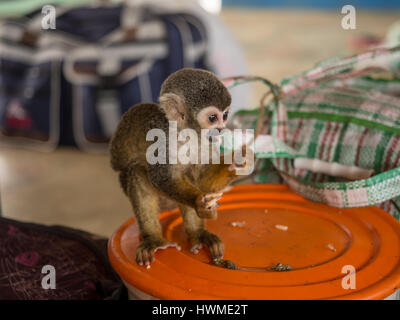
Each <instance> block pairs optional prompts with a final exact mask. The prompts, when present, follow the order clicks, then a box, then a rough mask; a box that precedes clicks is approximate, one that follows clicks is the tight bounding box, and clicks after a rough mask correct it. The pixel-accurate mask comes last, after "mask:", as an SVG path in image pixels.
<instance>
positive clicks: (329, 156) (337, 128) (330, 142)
mask: <svg viewBox="0 0 400 320" xmlns="http://www.w3.org/2000/svg"><path fill="white" fill-rule="evenodd" d="M339 127H340V125H339V123H338V122H336V125H335V128H334V129H333V134H332V135H331V139H330V140H329V147H328V153H327V158H326V159H327V161H329V160H330V159H331V151H332V146H333V141H335V139H336V136H337V134H338V133H339Z"/></svg>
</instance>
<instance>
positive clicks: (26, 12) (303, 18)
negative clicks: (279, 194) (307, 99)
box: [0, 0, 400, 236]
mask: <svg viewBox="0 0 400 320" xmlns="http://www.w3.org/2000/svg"><path fill="white" fill-rule="evenodd" d="M121 2H123V1H119V3H121ZM126 2H128V1H126ZM49 3H52V4H54V5H56V10H59V9H58V8H59V7H58V6H57V5H62V6H69V7H71V8H74V6H77V5H88V6H89V8H97V7H99V6H112V4H111V1H83V0H74V1H72V0H71V1H66V0H64V1H52V2H50V1H39V0H29V1H28V0H9V1H1V2H0V22H5V24H0V39H2V42H1V45H0V59H1V61H2V62H0V86H1V87H0V90H1V91H0V117H1V119H2V120H1V121H2V122H1V123H0V129H1V133H0V141H3V142H4V143H3V144H2V145H1V147H0V148H1V149H0V186H1V189H0V195H1V207H2V215H3V216H5V217H9V218H13V219H17V220H22V221H32V222H37V223H43V224H47V225H53V224H58V225H65V226H70V227H74V228H79V229H83V230H87V231H90V232H93V233H96V234H100V235H104V236H110V235H111V234H112V232H113V231H115V230H116V228H117V227H118V226H120V225H121V224H122V223H123V222H124V221H125V220H127V219H128V218H130V217H131V216H132V210H131V207H130V204H129V201H128V199H127V198H126V197H125V196H124V195H123V193H122V190H121V189H120V187H119V183H118V178H117V174H116V173H115V172H113V171H112V169H111V168H110V165H109V157H108V155H107V153H106V152H104V150H103V152H102V151H99V150H89V149H90V148H87V149H85V148H84V147H82V144H80V143H79V141H78V142H77V143H76V145H73V144H74V143H67V142H68V141H66V140H62V139H61V138H60V141H59V143H56V145H53V146H52V147H50V148H48V150H41V149H40V148H35V146H34V145H31V144H21V143H20V142H19V141H17V140H13V135H14V133H15V132H16V131H12V130H11V131H10V130H9V128H8V127H7V126H8V125H15V124H17V125H19V126H20V128H21V126H22V127H23V126H24V125H25V126H26V125H27V123H29V121H30V120H29V121H28V122H27V119H25V118H24V113H23V112H22V111H21V110H22V109H23V103H22V104H20V102H18V101H19V100H17V98H16V97H17V96H18V94H15V93H13V94H14V96H13V97H14V98H10V97H9V96H8V95H12V94H10V93H9V91H7V90H8V89H7V88H8V83H9V81H11V80H8V78H7V77H6V76H5V74H6V75H7V74H8V75H9V76H10V79H11V78H12V75H13V73H12V72H11V73H10V72H9V71H7V72H9V73H10V74H11V75H10V74H9V73H7V72H6V71H5V70H10V69H11V70H12V68H11V67H10V66H11V62H10V61H9V60H10V59H11V58H10V56H11V57H17V55H16V54H13V55H9V56H6V55H5V53H4V52H8V51H7V50H9V47H8V46H9V43H10V42H11V41H15V39H14V38H13V37H14V34H17V32H16V31H15V30H17V29H18V27H19V26H21V25H23V28H26V24H29V27H27V28H28V30H31V29H29V28H33V27H32V26H33V25H34V23H33V22H32V21H33V20H34V15H32V14H30V12H34V11H35V10H36V15H39V16H41V17H42V16H43V14H42V13H41V12H40V10H41V8H42V7H43V6H44V5H46V4H49ZM129 3H131V4H133V5H136V6H142V5H144V6H145V5H148V4H154V3H158V4H157V5H158V7H157V8H158V9H157V10H158V11H157V12H158V13H159V12H168V13H169V14H174V13H177V12H181V11H182V10H191V11H190V12H191V14H193V15H194V16H196V17H197V18H198V19H199V21H201V22H202V23H203V24H204V26H205V30H206V32H207V34H208V36H207V42H206V45H207V48H206V52H205V55H206V56H205V58H204V59H205V60H204V61H203V60H201V61H200V60H199V61H200V62H196V63H198V64H197V65H196V66H201V65H202V63H204V64H205V66H210V69H212V70H213V71H214V72H216V73H217V75H218V76H220V77H229V76H235V75H247V74H248V75H258V76H262V77H265V78H268V79H270V80H272V81H274V82H277V83H279V82H280V81H281V80H282V79H283V78H284V77H287V76H290V75H294V74H296V73H299V72H302V71H305V70H307V69H310V68H311V67H312V66H313V65H314V64H316V63H317V62H319V61H321V60H324V59H328V58H333V57H336V56H343V55H349V54H354V53H357V52H361V51H364V50H366V49H367V48H370V47H374V46H380V45H391V46H393V45H396V44H398V43H399V42H400V40H399V39H400V38H399V37H398V34H399V33H398V32H396V30H398V25H396V21H399V20H400V2H399V1H394V0H393V1H378V0H364V1H363V0H358V1H352V2H351V3H349V2H348V1H346V2H344V1H330V0H317V1H290V0H287V1H279V0H251V1H245V0H224V1H219V0H198V1H189V0H187V1H185V0H180V1H173V0H169V1H145V0H144V1H129ZM346 4H351V5H353V6H354V7H355V9H356V28H355V29H344V28H342V19H343V17H344V16H345V14H342V12H341V10H342V7H343V6H344V5H346ZM60 8H61V7H60ZM135 8H137V7H135ZM38 10H39V11H38ZM60 10H61V9H60ZM37 11H38V12H37ZM84 14H88V13H87V12H86V13H85V12H84ZM115 15H118V12H116V13H115ZM129 17H130V15H129V14H128V18H127V19H128V21H129ZM57 19H58V17H57ZM60 19H61V17H60ZM117 19H119V17H117ZM132 19H133V17H132ZM61 21H62V20H61ZM73 21H77V20H73V19H71V20H69V22H68V19H67V20H65V16H64V22H62V23H60V28H64V29H63V32H64V33H67V31H68V32H70V33H71V34H73V33H74V30H73V29H74V28H78V29H79V28H87V27H88V26H89V28H88V30H89V31H88V32H89V33H90V32H92V31H91V29H90V26H91V24H92V23H96V21H95V20H92V19H87V20H85V18H83V19H81V20H79V21H80V23H79V24H78V23H77V24H74V23H73ZM85 21H86V22H85ZM93 21H95V22H93ZM57 22H58V20H56V30H54V31H57V28H58V24H57ZM139 24H140V23H139ZM10 25H11V27H10ZM136 27H137V26H136ZM13 28H14V29H13ZM10 30H11V31H12V30H14V31H12V32H14V33H12V32H11V31H10ZM146 30H147V29H146ZM149 30H150V31H149V33H146V32H143V38H145V37H146V36H147V35H149V36H150V37H151V36H152V34H153V33H152V32H153V31H151V30H153V29H151V28H150V27H149ZM154 30H155V29H154ZM393 30H395V31H393ZM46 31H47V30H46ZM40 32H42V31H40ZM40 32H39V34H41V33H40ZM43 32H45V31H43ZM154 32H155V31H154ZM31 34H32V33H29V32H26V31H24V32H23V35H24V37H25V38H23V39H25V40H26V39H28V38H29V37H27V36H28V35H31ZM136 34H138V33H136ZM54 37H61V36H60V33H54ZM79 37H80V40H79V41H80V42H79V41H75V40H74V41H75V42H74V45H75V46H76V47H77V48H78V49H79V48H81V47H85V46H87V44H85V43H82V42H83V41H82V39H81V38H82V35H80V36H79ZM15 38H18V39H20V35H16V36H15ZM21 39H22V38H21ZM135 39H136V40H137V41H139V40H143V42H145V41H144V40H146V39H141V38H140V39H139V38H138V36H136V38H135V37H133V38H132V39H131V40H132V41H133V42H134V41H135ZM138 39H139V40H138ZM25 40H24V41H25ZM153 40H154V39H153ZM193 41H195V40H193ZM28 42H29V41H27V40H26V41H25V42H24V44H25V45H26V44H27V43H28ZM72 42H73V41H71V43H72ZM147 42H149V41H147ZM97 44H98V39H95V40H94V42H93V43H91V44H90V45H91V46H93V45H97ZM102 45H103V44H102ZM38 47H39V48H41V44H39V45H38V46H36V47H35V48H38ZM68 48H70V47H68ZM74 48H75V47H74ZM2 49H3V52H2ZM49 50H50V49H49ZM68 50H70V49H65V50H64V51H67V53H69V51H68ZM10 52H11V51H10ZM71 52H72V50H71ZM99 52H100V51H99ZM104 52H106V51H104ZM169 52H171V51H169ZM170 54H177V53H170ZM71 55H72V54H71ZM79 57H80V56H79ZM96 57H97V56H96ZM109 58H111V57H110V56H109V55H107V54H105V55H104V57H103V59H105V60H106V61H108V59H109ZM7 59H8V60H7ZM63 59H64V58H63ZM65 59H66V58H65ZM1 63H2V64H1ZM62 63H63V64H65V63H66V62H64V61H63V62H62ZM135 63H136V62H135ZM105 65H106V66H107V68H111V67H110V66H109V65H110V64H108V65H107V64H105ZM12 66H14V65H12ZM18 66H20V65H18ZM62 67H63V69H62V70H63V72H66V69H65V68H64V67H65V65H63V66H62ZM75 67H76V66H75V65H73V70H75V71H76V70H78V69H79V68H77V67H76V68H75ZM7 68H8V69H7ZM27 68H28V69H29V70H31V67H27ZM74 68H75V69H74ZM107 68H106V69H107ZM43 70H44V69H43ZM85 70H86V69H85ZM78 71H79V70H78ZM78 71H76V74H78V75H79V72H78ZM13 72H14V71H13ZM24 72H25V71H24ZM96 74H97V73H96ZM14 75H17V76H18V77H21V78H20V79H21V80H20V81H25V82H26V81H27V80H25V78H24V75H25V73H21V74H17V73H15V72H14ZM101 75H102V76H104V74H101ZM106 75H107V73H106ZM51 79H52V80H51V81H50V84H52V83H53V84H54V82H55V80H54V78H51ZM71 79H72V78H71V77H68V76H67V75H65V79H63V80H62V81H65V84H66V86H65V88H64V86H63V84H64V82H62V84H61V90H64V89H65V90H66V91H65V92H66V93H65V94H69V92H68V91H67V89H68V85H67V84H68V81H69V82H71V83H72V84H73V85H75V86H79V85H82V84H80V82H79V81H80V80H79V79H80V78H79V79H78V80H76V81H77V82H76V83H75V82H74V80H71ZM74 79H75V78H74ZM159 80H160V81H162V80H163V79H159ZM88 81H89V80H88ZM132 81H133V80H132ZM139 81H140V79H139ZM77 83H78V84H77ZM88 83H89V84H86V83H84V84H83V85H82V92H83V93H85V92H86V91H85V90H88V88H89V89H90V88H91V87H90V86H93V84H92V83H90V81H89V82H88ZM155 86H156V85H155ZM141 88H142V89H143V87H141ZM25 89H26V88H25ZM106 89H107V90H106ZM106 89H104V90H105V92H111V91H112V90H111V89H110V88H108V87H107V88H106ZM152 89H153V91H155V92H156V88H152ZM110 90H111V91H110ZM10 92H11V91H10ZM24 92H25V93H24V97H25V98H24V99H26V100H29V99H30V98H32V94H27V92H26V90H25V91H24ZM28 93H29V92H28ZM156 93H157V92H156ZM156 93H153V98H154V96H155V95H156ZM261 94H262V88H258V87H254V88H253V87H252V88H243V89H242V90H239V91H237V92H235V93H234V101H235V109H236V110H237V109H240V108H252V107H254V106H255V103H254V102H255V101H258V99H259V98H260V95H261ZM74 97H75V98H76V96H74ZM83 97H85V94H83ZM61 99H63V98H61ZM107 99H108V100H107ZM107 99H105V100H96V101H101V103H102V105H107V101H108V103H110V97H109V96H108V98H107ZM153 100H154V99H153ZM21 101H25V100H23V99H22V100H21ZM65 101H67V102H65ZM68 101H71V103H68ZM73 101H74V100H73V99H71V100H68V99H67V100H64V102H65V103H64V109H65V110H66V111H65V110H64V111H65V112H67V111H68V108H71V109H72V108H73V106H72V104H73ZM82 101H83V103H82V104H81V107H82V108H85V105H86V104H85V103H84V102H85V100H84V99H83V100H82ZM105 101H106V102H105ZM111 101H113V100H112V99H111ZM99 103H100V102H99ZM21 105H22V106H21ZM36 108H38V107H36ZM9 109H10V110H11V111H7V110H9ZM32 112H33V111H32ZM21 113H22V116H21ZM10 114H11V115H12V117H11V116H10ZM66 114H67V113H66ZM7 117H8V118H7ZM13 117H14V118H13ZM110 117H111V116H110ZM10 119H11V120H10ZM6 120H7V121H8V122H7V121H6ZM17 120H18V121H17ZM64 120H65V119H61V120H60V121H64ZM56 121H58V120H57V119H56ZM114 122H115V121H114ZM62 125H63V124H61V126H62ZM18 132H19V133H20V131H18ZM19 137H21V134H19ZM24 137H25V138H30V139H35V138H36V137H37V136H35V135H32V136H30V137H28V136H27V133H26V134H25V136H24ZM106 138H107V137H106ZM42 140H43V139H42ZM87 140H88V141H89V142H90V143H92V144H94V142H102V143H103V144H104V143H105V142H106V141H98V140H96V139H89V138H88V139H87ZM105 140H106V139H105ZM64 142H65V143H64ZM169 206H170V204H168V203H165V204H164V207H165V208H166V207H169Z"/></svg>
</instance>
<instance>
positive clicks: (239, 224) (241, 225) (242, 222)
mask: <svg viewBox="0 0 400 320" xmlns="http://www.w3.org/2000/svg"><path fill="white" fill-rule="evenodd" d="M245 224H246V221H241V222H240V221H234V222H232V223H231V225H232V227H244V225H245Z"/></svg>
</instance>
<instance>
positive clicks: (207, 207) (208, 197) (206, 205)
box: [195, 192, 222, 219]
mask: <svg viewBox="0 0 400 320" xmlns="http://www.w3.org/2000/svg"><path fill="white" fill-rule="evenodd" d="M221 197H222V193H221V192H219V193H208V194H205V195H201V196H199V197H198V198H197V200H196V208H195V209H196V212H197V215H198V216H199V218H202V219H216V218H217V208H218V206H219V204H218V203H217V201H218V200H219V199H221Z"/></svg>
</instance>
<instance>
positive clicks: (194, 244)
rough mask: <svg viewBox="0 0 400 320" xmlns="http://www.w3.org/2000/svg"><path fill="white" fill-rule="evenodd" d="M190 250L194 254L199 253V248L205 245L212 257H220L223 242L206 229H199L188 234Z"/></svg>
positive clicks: (223, 250)
mask: <svg viewBox="0 0 400 320" xmlns="http://www.w3.org/2000/svg"><path fill="white" fill-rule="evenodd" d="M190 244H191V248H190V251H191V252H192V253H194V254H197V253H199V250H200V249H201V248H202V247H203V245H206V246H207V247H208V250H209V251H210V255H211V258H212V259H222V257H223V256H224V252H225V247H224V243H223V242H222V241H221V239H220V238H219V237H218V236H217V235H215V234H213V233H211V232H208V231H207V230H201V231H199V232H197V233H195V234H193V235H191V236H190Z"/></svg>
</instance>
